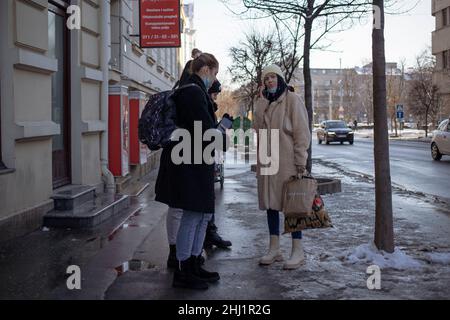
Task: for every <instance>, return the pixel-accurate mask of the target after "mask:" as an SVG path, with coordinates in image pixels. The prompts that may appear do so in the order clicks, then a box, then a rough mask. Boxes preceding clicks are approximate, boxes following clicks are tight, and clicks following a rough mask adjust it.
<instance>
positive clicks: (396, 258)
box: [345, 243, 422, 270]
mask: <svg viewBox="0 0 450 320" xmlns="http://www.w3.org/2000/svg"><path fill="white" fill-rule="evenodd" d="M345 259H346V260H347V261H348V262H350V263H364V264H373V265H377V266H379V267H380V268H381V269H396V270H407V269H418V268H421V267H422V265H421V264H420V262H418V261H416V260H414V259H413V258H411V257H409V256H407V255H406V254H405V253H404V252H402V251H401V250H400V249H398V248H395V250H394V253H387V252H385V251H380V250H378V249H377V247H376V246H375V244H374V243H369V244H363V245H360V246H358V247H356V248H355V249H354V250H353V251H352V252H350V253H348V254H347V255H346V256H345Z"/></svg>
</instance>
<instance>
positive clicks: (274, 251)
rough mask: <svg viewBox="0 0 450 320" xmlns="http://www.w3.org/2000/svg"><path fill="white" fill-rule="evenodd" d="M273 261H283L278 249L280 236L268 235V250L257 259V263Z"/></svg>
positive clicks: (265, 263)
mask: <svg viewBox="0 0 450 320" xmlns="http://www.w3.org/2000/svg"><path fill="white" fill-rule="evenodd" d="M275 261H283V256H282V255H281V251H280V237H279V236H270V245H269V252H268V253H267V254H266V255H265V256H263V257H262V258H261V259H259V264H264V265H269V264H272V263H274V262H275Z"/></svg>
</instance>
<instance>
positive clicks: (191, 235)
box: [177, 210, 212, 261]
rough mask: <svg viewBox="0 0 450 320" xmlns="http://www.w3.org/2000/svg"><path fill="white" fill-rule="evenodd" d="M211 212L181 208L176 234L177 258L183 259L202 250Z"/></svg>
mask: <svg viewBox="0 0 450 320" xmlns="http://www.w3.org/2000/svg"><path fill="white" fill-rule="evenodd" d="M211 216H212V214H208V213H201V212H194V211H188V210H183V216H182V218H181V221H180V228H179V229H178V235H177V259H178V260H179V261H185V260H187V259H189V258H190V257H191V256H199V255H201V253H202V250H203V241H205V235H206V227H207V226H208V221H209V220H211Z"/></svg>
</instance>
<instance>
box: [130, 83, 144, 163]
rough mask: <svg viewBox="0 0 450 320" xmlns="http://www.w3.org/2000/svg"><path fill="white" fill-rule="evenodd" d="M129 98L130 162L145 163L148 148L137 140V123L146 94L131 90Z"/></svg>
mask: <svg viewBox="0 0 450 320" xmlns="http://www.w3.org/2000/svg"><path fill="white" fill-rule="evenodd" d="M129 100H130V164H132V165H142V164H145V163H147V155H148V148H147V146H146V145H145V144H142V143H141V142H140V141H139V135H138V124H139V118H140V117H141V114H142V111H144V108H145V104H146V100H147V99H146V95H145V93H143V92H141V91H132V92H130V96H129Z"/></svg>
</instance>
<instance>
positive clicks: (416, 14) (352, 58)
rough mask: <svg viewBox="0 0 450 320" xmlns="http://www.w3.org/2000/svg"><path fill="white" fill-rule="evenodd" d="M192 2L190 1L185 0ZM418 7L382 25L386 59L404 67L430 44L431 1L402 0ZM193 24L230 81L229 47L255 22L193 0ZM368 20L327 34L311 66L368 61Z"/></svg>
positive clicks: (212, 1)
mask: <svg viewBox="0 0 450 320" xmlns="http://www.w3.org/2000/svg"><path fill="white" fill-rule="evenodd" d="M234 1H236V0H234ZM185 2H186V3H187V2H192V0H186V1H185ZM417 2H418V4H417V6H416V7H415V8H414V9H412V10H411V11H409V12H408V13H404V14H401V15H387V16H386V25H385V41H386V61H388V62H400V60H402V59H405V60H406V64H407V66H412V65H413V64H414V59H415V57H416V56H417V55H418V54H419V53H420V52H421V51H423V50H424V49H426V48H427V47H429V46H431V32H432V31H433V30H434V23H435V22H434V17H433V16H432V15H431V3H430V2H431V1H430V0H403V3H404V5H405V7H409V8H411V7H413V6H414V4H416V3H417ZM194 6H195V11H194V14H195V17H194V23H195V28H196V30H197V47H198V48H199V49H201V50H203V51H204V52H210V53H212V54H214V55H215V56H216V57H217V58H218V60H219V62H220V63H221V66H220V72H219V76H218V77H219V80H221V81H222V82H225V83H227V82H229V80H228V79H229V78H230V77H229V75H228V74H227V72H226V70H227V67H228V66H229V65H230V63H231V59H230V57H229V55H228V51H229V48H230V47H232V46H235V45H237V44H238V43H239V41H240V40H242V39H243V38H244V32H245V31H248V30H249V29H250V28H251V26H252V25H255V22H250V21H242V20H240V19H239V18H238V17H236V16H235V15H233V14H232V13H231V12H230V11H229V10H228V9H227V8H226V7H225V6H224V5H223V4H222V3H221V2H220V1H219V0H194ZM256 27H257V28H258V29H261V30H267V29H268V27H267V23H265V22H263V21H261V20H258V22H256ZM371 33H372V25H371V19H370V21H368V22H365V23H364V24H360V23H357V25H355V26H354V27H353V28H352V29H351V30H348V31H343V32H339V33H334V34H332V35H330V36H329V37H328V39H329V40H331V41H332V42H333V44H332V46H331V47H330V48H329V49H328V50H330V51H318V50H315V51H313V52H312V56H311V66H312V67H313V68H339V60H340V59H342V60H341V61H342V67H343V68H348V67H354V66H361V65H362V64H363V62H367V61H370V60H371V46H372V44H371Z"/></svg>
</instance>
